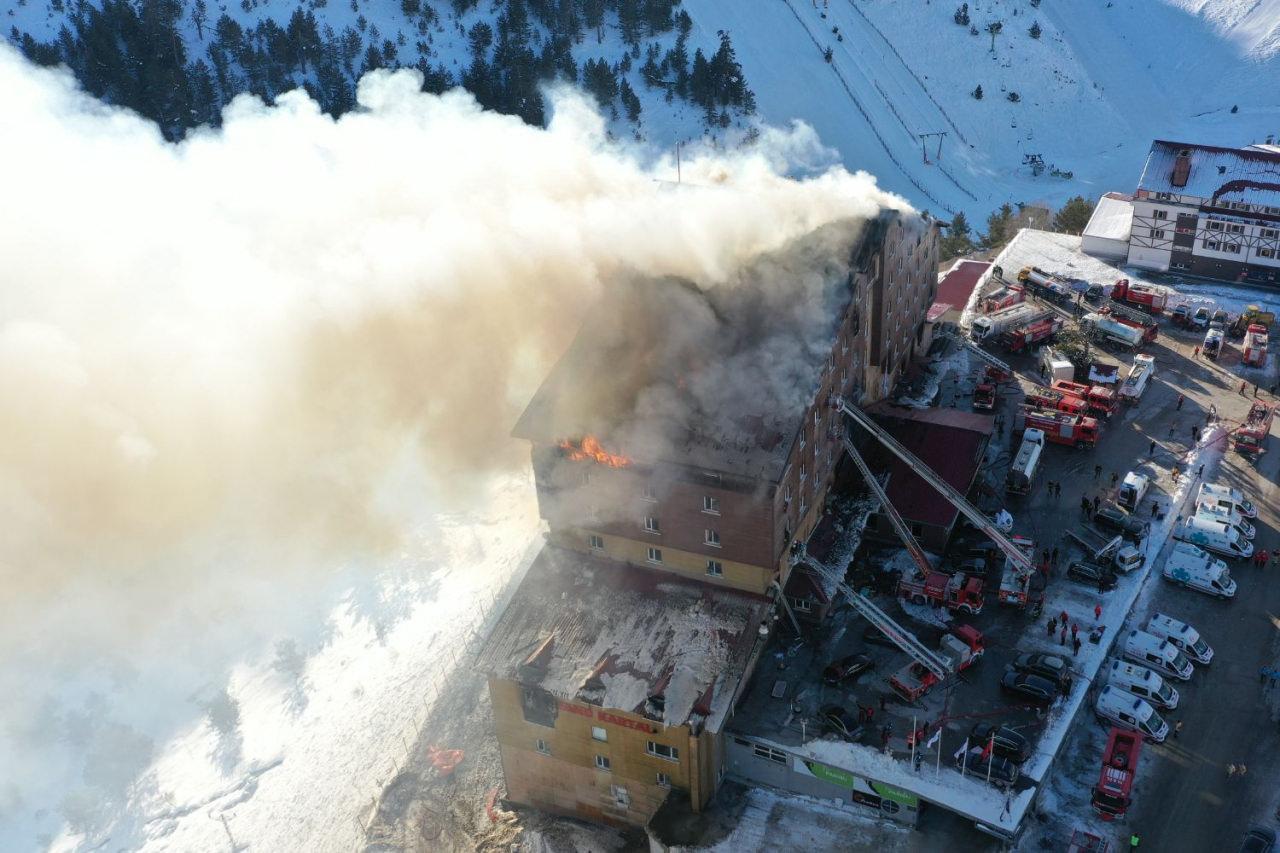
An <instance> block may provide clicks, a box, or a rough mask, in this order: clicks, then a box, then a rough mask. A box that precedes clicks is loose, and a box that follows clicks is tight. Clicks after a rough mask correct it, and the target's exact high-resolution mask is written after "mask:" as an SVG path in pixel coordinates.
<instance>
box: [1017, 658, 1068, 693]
mask: <svg viewBox="0 0 1280 853" xmlns="http://www.w3.org/2000/svg"><path fill="white" fill-rule="evenodd" d="M1013 668H1014V669H1016V670H1017V671H1018V672H1025V673H1027V674H1029V675H1037V676H1039V677H1040V678H1043V679H1045V680H1046V681H1052V682H1053V683H1054V686H1056V687H1058V688H1059V689H1061V690H1063V691H1067V690H1070V689H1071V664H1070V663H1068V662H1067V659H1066V658H1064V657H1061V656H1059V655H1050V654H1045V653H1044V652H1035V653H1033V654H1029V655H1019V656H1018V657H1017V659H1015V660H1014V662H1013Z"/></svg>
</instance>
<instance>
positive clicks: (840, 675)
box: [822, 653, 876, 684]
mask: <svg viewBox="0 0 1280 853" xmlns="http://www.w3.org/2000/svg"><path fill="white" fill-rule="evenodd" d="M875 665H876V662H875V661H873V660H872V659H871V655H868V654H862V653H859V654H854V655H846V656H845V657H842V658H840V660H838V661H835V662H834V663H829V664H827V668H826V669H824V670H823V671H822V680H823V681H825V682H826V683H827V684H839V683H840V682H842V681H848V680H849V679H851V678H857V677H858V676H860V675H862V673H864V672H866V671H867V670H869V669H875Z"/></svg>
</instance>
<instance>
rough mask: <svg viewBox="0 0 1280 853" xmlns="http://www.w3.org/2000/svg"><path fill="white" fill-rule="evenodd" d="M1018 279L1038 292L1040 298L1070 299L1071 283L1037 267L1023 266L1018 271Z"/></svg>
mask: <svg viewBox="0 0 1280 853" xmlns="http://www.w3.org/2000/svg"><path fill="white" fill-rule="evenodd" d="M1018 281H1020V282H1022V284H1023V285H1025V286H1026V287H1028V288H1030V289H1031V290H1032V291H1034V292H1035V293H1037V294H1039V296H1040V297H1041V298H1042V299H1052V300H1054V301H1055V302H1070V301H1071V285H1069V284H1067V283H1066V282H1065V281H1063V280H1062V279H1060V278H1058V277H1057V276H1056V275H1054V274H1053V273H1048V272H1045V271H1044V270H1042V269H1040V268H1039V267H1023V268H1022V269H1020V270H1019V271H1018Z"/></svg>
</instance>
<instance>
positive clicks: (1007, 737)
mask: <svg viewBox="0 0 1280 853" xmlns="http://www.w3.org/2000/svg"><path fill="white" fill-rule="evenodd" d="M993 738H994V741H993ZM969 742H970V743H976V744H981V745H982V746H984V747H985V746H986V745H987V744H988V743H991V744H993V746H992V750H993V751H994V752H995V754H996V755H998V756H1000V757H1001V758H1005V759H1008V760H1009V761H1012V762H1013V763H1014V764H1021V763H1022V762H1024V761H1026V760H1027V759H1028V758H1030V757H1031V741H1030V740H1028V739H1027V738H1026V737H1025V736H1023V735H1021V734H1019V733H1018V732H1016V731H1014V730H1013V729H1011V728H1009V727H1008V726H1004V725H997V726H993V725H991V724H990V723H977V724H976V725H974V727H973V731H972V732H971V733H970V734H969Z"/></svg>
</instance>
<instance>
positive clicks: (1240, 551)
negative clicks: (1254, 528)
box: [1173, 515, 1253, 558]
mask: <svg viewBox="0 0 1280 853" xmlns="http://www.w3.org/2000/svg"><path fill="white" fill-rule="evenodd" d="M1173 538H1174V539H1177V540H1178V541H1179V542H1190V543H1191V544H1192V545H1199V546H1200V547H1201V548H1204V549H1205V550H1206V551H1212V552H1214V553H1215V554H1222V555H1224V556H1226V557H1232V558H1239V557H1252V556H1253V543H1252V542H1250V541H1249V540H1248V539H1245V538H1244V537H1243V536H1241V535H1240V534H1239V533H1238V532H1236V529H1235V528H1234V527H1232V526H1231V525H1229V524H1227V523H1226V522H1225V521H1218V520H1216V519H1213V518H1202V517H1201V516H1198V515H1194V516H1192V517H1191V518H1188V519H1186V520H1185V521H1183V522H1182V523H1181V524H1178V525H1175V526H1174V528H1173Z"/></svg>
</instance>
